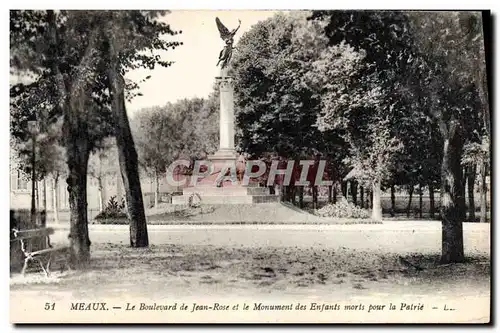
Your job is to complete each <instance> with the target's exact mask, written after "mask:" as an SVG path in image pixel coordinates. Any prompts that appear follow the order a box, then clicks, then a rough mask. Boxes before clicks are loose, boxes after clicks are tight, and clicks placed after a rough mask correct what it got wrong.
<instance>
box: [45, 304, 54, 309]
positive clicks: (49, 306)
mask: <svg viewBox="0 0 500 333" xmlns="http://www.w3.org/2000/svg"><path fill="white" fill-rule="evenodd" d="M55 308H56V303H52V304H51V303H45V308H44V309H45V310H55Z"/></svg>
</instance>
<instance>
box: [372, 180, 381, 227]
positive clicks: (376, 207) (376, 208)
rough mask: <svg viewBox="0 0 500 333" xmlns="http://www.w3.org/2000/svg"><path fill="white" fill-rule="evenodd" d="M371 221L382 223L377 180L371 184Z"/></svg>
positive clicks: (378, 182)
mask: <svg viewBox="0 0 500 333" xmlns="http://www.w3.org/2000/svg"><path fill="white" fill-rule="evenodd" d="M372 220H374V221H376V222H381V221H382V203H381V189H380V181H378V180H377V181H374V182H373V208H372Z"/></svg>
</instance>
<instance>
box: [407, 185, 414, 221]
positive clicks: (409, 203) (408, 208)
mask: <svg viewBox="0 0 500 333" xmlns="http://www.w3.org/2000/svg"><path fill="white" fill-rule="evenodd" d="M413 190H414V186H413V185H410V190H409V196H410V197H409V198H408V206H406V217H410V212H411V199H412V198H413Z"/></svg>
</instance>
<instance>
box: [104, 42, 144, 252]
mask: <svg viewBox="0 0 500 333" xmlns="http://www.w3.org/2000/svg"><path fill="white" fill-rule="evenodd" d="M109 40H110V47H109V50H110V62H111V64H110V69H109V71H108V76H109V80H110V86H111V87H110V88H111V89H110V90H111V95H112V103H111V105H112V107H111V110H112V114H113V119H114V126H115V137H116V143H117V146H118V160H119V163H120V171H121V175H122V180H123V185H124V187H125V194H126V195H125V197H126V204H127V209H128V215H129V219H130V246H131V247H147V246H148V245H149V240H148V229H147V224H146V215H145V213H144V203H143V199H142V190H141V182H140V178H139V170H138V157H137V151H136V149H135V145H134V140H133V137H132V133H131V130H130V124H129V120H128V117H127V111H126V110H125V95H124V94H125V90H124V88H125V87H124V79H123V77H122V76H121V74H120V73H119V70H118V60H117V54H116V53H115V50H114V46H113V45H112V44H113V43H114V42H113V41H112V40H111V39H109Z"/></svg>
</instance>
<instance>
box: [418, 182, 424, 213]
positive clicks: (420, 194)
mask: <svg viewBox="0 0 500 333" xmlns="http://www.w3.org/2000/svg"><path fill="white" fill-rule="evenodd" d="M423 196H424V189H423V186H422V184H419V185H418V217H419V218H422V206H423V204H422V201H423Z"/></svg>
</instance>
